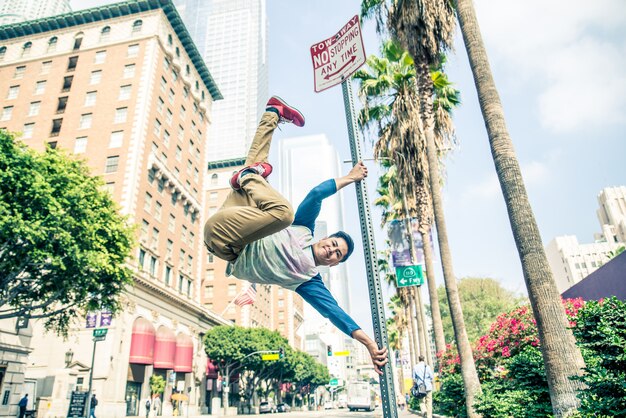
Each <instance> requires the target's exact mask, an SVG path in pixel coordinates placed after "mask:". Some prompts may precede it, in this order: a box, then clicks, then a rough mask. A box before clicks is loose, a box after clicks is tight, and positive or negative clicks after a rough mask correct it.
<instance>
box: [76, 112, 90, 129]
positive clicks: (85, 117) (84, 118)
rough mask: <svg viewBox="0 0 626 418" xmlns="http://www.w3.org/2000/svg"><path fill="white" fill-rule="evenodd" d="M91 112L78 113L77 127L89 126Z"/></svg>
mask: <svg viewBox="0 0 626 418" xmlns="http://www.w3.org/2000/svg"><path fill="white" fill-rule="evenodd" d="M91 120H92V115H91V113H84V114H82V115H80V121H79V122H78V129H89V128H91Z"/></svg>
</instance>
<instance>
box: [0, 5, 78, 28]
mask: <svg viewBox="0 0 626 418" xmlns="http://www.w3.org/2000/svg"><path fill="white" fill-rule="evenodd" d="M71 10H72V9H71V7H70V0H0V25H8V24H10V23H19V22H24V21H27V20H34V19H39V18H42V17H47V16H54V15H60V14H63V13H68V12H70V11H71Z"/></svg>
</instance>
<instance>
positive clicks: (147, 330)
mask: <svg viewBox="0 0 626 418" xmlns="http://www.w3.org/2000/svg"><path fill="white" fill-rule="evenodd" d="M153 360H154V327H153V326H152V324H151V323H150V321H148V320H147V319H145V318H141V317H139V318H137V319H135V322H134V323H133V334H132V337H131V340H130V359H129V360H128V362H129V363H132V364H152V361H153Z"/></svg>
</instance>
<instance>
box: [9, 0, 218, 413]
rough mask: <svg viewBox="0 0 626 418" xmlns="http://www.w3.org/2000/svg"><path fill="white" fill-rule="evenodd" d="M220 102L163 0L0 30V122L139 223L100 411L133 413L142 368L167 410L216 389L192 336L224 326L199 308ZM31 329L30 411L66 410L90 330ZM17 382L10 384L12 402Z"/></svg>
mask: <svg viewBox="0 0 626 418" xmlns="http://www.w3.org/2000/svg"><path fill="white" fill-rule="evenodd" d="M131 3H132V4H131ZM220 98H221V95H220V92H219V90H218V87H217V84H216V83H215V81H214V80H213V78H212V77H211V75H210V73H209V70H208V68H207V66H206V65H205V63H204V61H203V60H202V57H201V56H200V54H199V53H198V51H197V49H196V47H195V45H194V44H193V42H192V40H191V37H190V36H189V34H188V33H187V31H186V29H185V27H184V25H183V22H182V20H181V19H180V17H179V15H178V13H177V12H176V9H175V7H174V5H173V4H172V3H171V1H169V0H159V1H155V2H152V1H150V2H148V1H141V2H124V3H117V4H111V5H107V6H103V7H99V8H95V9H88V10H81V11H79V12H73V13H69V14H64V15H59V16H54V17H48V18H43V19H39V20H36V21H33V22H30V21H26V22H22V23H17V24H12V25H7V26H3V27H0V110H1V111H2V115H1V117H0V128H2V129H6V130H9V131H14V132H19V133H20V135H21V137H20V140H21V141H23V142H24V143H25V144H26V145H28V146H30V147H32V148H33V149H35V150H43V149H44V147H46V146H49V147H51V148H62V149H64V150H66V151H67V152H69V153H73V154H76V155H77V156H79V157H80V158H83V159H85V160H86V161H87V163H88V165H89V167H90V168H91V171H92V173H93V174H94V175H99V176H102V178H103V179H104V182H105V184H106V186H105V187H106V189H107V190H108V191H109V192H110V193H111V196H112V198H113V199H114V200H115V201H117V202H118V204H119V205H120V208H121V211H122V212H123V213H124V214H126V215H127V216H128V218H129V220H130V221H131V222H133V223H134V224H135V225H137V226H138V228H137V241H138V247H137V248H135V249H134V251H133V254H132V259H131V260H129V265H130V266H131V268H132V269H133V272H134V284H133V286H132V287H130V288H129V289H128V291H127V292H126V293H125V294H124V295H123V297H122V305H123V310H122V312H121V313H120V314H119V315H118V316H117V317H116V318H115V319H114V320H113V323H112V325H111V326H110V327H109V330H108V335H107V337H106V340H105V341H102V342H99V343H98V344H97V350H96V362H95V368H94V370H93V382H94V390H95V393H97V395H98V399H99V404H98V410H99V411H100V412H99V413H98V414H99V415H102V416H124V415H132V416H136V415H144V414H145V410H144V409H145V408H144V405H145V399H146V398H147V397H148V396H149V395H150V385H149V380H150V378H151V376H153V375H155V376H161V377H163V378H164V379H165V381H166V383H167V385H166V389H165V392H164V393H163V395H162V396H163V398H162V401H163V414H164V415H171V414H172V408H173V405H172V402H171V396H170V395H171V394H172V393H174V392H184V393H187V394H188V395H189V398H190V399H191V401H190V405H189V407H190V409H191V411H193V412H192V414H193V415H197V414H199V413H207V412H209V411H208V408H207V406H206V405H209V404H210V402H209V401H210V399H209V398H210V397H211V396H213V395H214V394H215V393H213V392H215V390H214V391H213V392H211V388H215V386H216V385H214V384H212V382H211V381H208V380H207V373H206V370H207V362H208V360H207V358H206V355H205V354H204V350H203V342H202V334H203V333H204V332H206V330H207V329H209V328H211V327H212V326H214V325H217V324H224V325H227V324H230V322H229V321H227V320H224V319H223V318H221V317H220V316H219V315H217V314H215V313H214V312H212V311H210V310H208V309H206V308H205V307H204V306H203V305H202V304H201V303H200V301H201V299H200V284H201V283H200V280H201V278H202V276H203V273H204V272H205V270H206V262H207V257H206V251H205V248H204V245H203V240H202V227H203V225H204V220H205V218H206V210H205V209H204V207H205V205H206V201H205V199H206V195H205V193H204V190H205V184H204V181H205V176H204V173H205V170H206V167H207V163H208V157H207V155H208V148H207V132H208V130H209V124H210V122H209V121H210V118H209V115H210V112H211V107H212V105H213V101H214V100H218V99H220ZM33 322H34V323H33ZM31 327H34V331H33V332H32V334H33V340H32V345H31V346H32V350H33V351H32V353H31V354H30V357H29V358H28V360H26V359H25V358H21V359H20V364H21V365H22V367H24V365H26V364H28V368H27V370H26V382H25V383H26V384H30V385H31V387H32V388H33V389H32V390H33V391H34V392H35V393H34V394H33V395H34V396H32V398H33V399H35V400H37V404H36V405H35V407H36V409H37V410H38V411H37V415H38V416H42V417H45V416H65V415H66V413H67V410H68V409H67V407H68V402H69V396H66V395H67V394H68V393H70V392H71V391H72V389H73V388H82V390H86V388H87V381H88V375H89V364H90V363H91V360H90V359H91V355H92V347H93V343H92V342H91V341H92V337H91V332H92V330H91V329H86V328H85V326H78V327H75V328H73V329H71V330H70V338H69V340H67V341H64V340H62V339H61V338H58V337H56V336H54V335H50V334H46V333H44V332H43V330H42V326H41V324H39V323H37V322H35V321H31ZM69 354H71V355H69ZM68 356H69V357H71V361H70V362H66V361H65V360H66V359H67V357H68ZM9 383H10V382H9ZM9 383H8V382H7V381H4V382H2V388H1V391H2V393H6V392H5V391H6V390H8V389H7V388H8V386H7V385H8V384H9ZM22 386H23V385H22V384H19V382H17V381H14V382H13V386H12V387H11V389H10V391H9V393H10V394H9V395H8V396H9V398H10V403H11V404H12V405H15V404H16V403H17V400H16V396H19V394H20V393H21V390H22ZM13 416H15V414H13Z"/></svg>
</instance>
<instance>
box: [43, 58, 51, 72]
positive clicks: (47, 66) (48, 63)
mask: <svg viewBox="0 0 626 418" xmlns="http://www.w3.org/2000/svg"><path fill="white" fill-rule="evenodd" d="M51 67H52V61H44V62H42V63H41V74H48V73H49V72H50V68H51Z"/></svg>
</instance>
